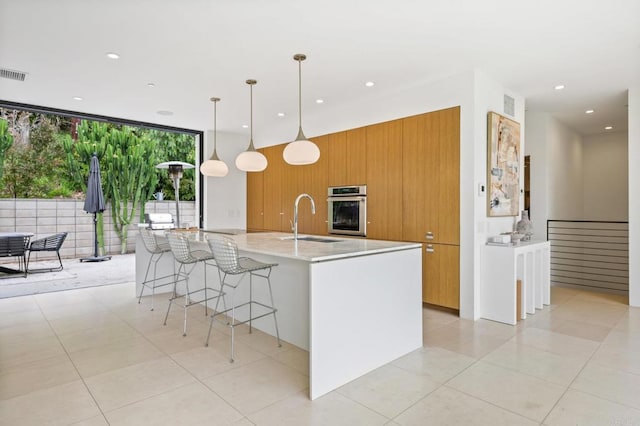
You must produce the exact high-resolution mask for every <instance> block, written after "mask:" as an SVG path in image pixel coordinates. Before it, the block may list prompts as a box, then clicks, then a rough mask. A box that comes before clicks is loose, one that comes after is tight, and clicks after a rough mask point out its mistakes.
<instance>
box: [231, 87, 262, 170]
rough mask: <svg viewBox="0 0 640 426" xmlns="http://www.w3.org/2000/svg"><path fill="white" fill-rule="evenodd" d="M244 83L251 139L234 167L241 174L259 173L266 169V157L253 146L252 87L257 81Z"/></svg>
mask: <svg viewBox="0 0 640 426" xmlns="http://www.w3.org/2000/svg"><path fill="white" fill-rule="evenodd" d="M246 83H247V84H248V85H249V89H250V99H251V102H250V105H251V123H250V125H251V126H250V128H251V137H250V139H249V147H248V148H247V150H246V151H245V152H242V153H240V154H239V155H238V156H237V157H236V167H237V168H238V169H240V170H242V171H243V172H261V171H263V170H264V169H266V168H267V157H265V156H264V155H262V153H260V152H258V151H256V148H255V147H254V146H253V86H254V85H255V84H256V83H257V81H256V80H247V81H246Z"/></svg>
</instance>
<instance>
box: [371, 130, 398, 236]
mask: <svg viewBox="0 0 640 426" xmlns="http://www.w3.org/2000/svg"><path fill="white" fill-rule="evenodd" d="M366 131H367V142H366V146H367V149H366V152H367V237H368V238H373V239H380V240H400V239H402V121H401V120H394V121H389V122H385V123H380V124H376V125H373V126H367V127H366Z"/></svg>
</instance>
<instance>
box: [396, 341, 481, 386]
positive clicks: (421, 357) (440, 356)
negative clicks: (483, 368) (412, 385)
mask: <svg viewBox="0 0 640 426" xmlns="http://www.w3.org/2000/svg"><path fill="white" fill-rule="evenodd" d="M474 362H476V360H475V358H471V357H468V356H466V355H461V354H458V353H455V352H451V351H448V350H446V349H442V348H437V347H432V348H422V349H418V350H416V351H413V352H411V353H410V354H408V355H405V356H403V357H402V358H399V359H397V360H396V361H394V362H392V364H393V365H395V366H396V367H400V368H402V369H403V370H407V371H409V372H411V373H414V374H420V375H426V376H429V377H431V378H432V379H434V380H436V381H437V382H439V383H444V382H446V381H447V380H449V379H451V378H452V377H454V376H455V375H457V374H458V373H460V372H461V371H462V370H464V369H465V368H467V367H469V366H470V365H471V364H473V363H474Z"/></svg>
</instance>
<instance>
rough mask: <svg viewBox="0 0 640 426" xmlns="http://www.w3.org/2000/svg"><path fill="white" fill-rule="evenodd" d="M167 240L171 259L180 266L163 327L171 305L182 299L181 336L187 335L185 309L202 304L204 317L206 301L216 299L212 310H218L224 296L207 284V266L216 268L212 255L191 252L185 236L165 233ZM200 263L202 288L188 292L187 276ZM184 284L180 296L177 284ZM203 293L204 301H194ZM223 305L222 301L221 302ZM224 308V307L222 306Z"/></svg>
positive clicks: (197, 251)
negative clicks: (202, 273)
mask: <svg viewBox="0 0 640 426" xmlns="http://www.w3.org/2000/svg"><path fill="white" fill-rule="evenodd" d="M166 236H167V240H169V246H170V247H171V252H172V253H173V257H174V258H175V260H176V262H178V264H179V265H180V266H179V267H178V272H177V273H176V276H175V281H174V286H173V293H174V296H173V297H172V298H171V299H170V300H169V306H168V307H167V314H166V315H165V317H164V325H167V318H168V317H169V311H170V310H171V305H172V304H173V302H174V301H175V300H176V299H179V298H181V297H184V305H183V308H184V325H183V330H182V335H183V336H186V335H187V308H189V307H190V306H193V305H196V304H199V303H202V302H204V314H205V316H206V315H207V314H208V305H207V303H208V301H209V300H212V299H216V306H215V309H214V310H217V309H218V303H219V302H220V297H221V296H223V295H224V293H223V292H222V286H221V287H220V288H211V287H208V282H207V266H213V267H216V268H217V265H216V262H215V260H214V257H213V254H212V253H211V252H209V251H207V250H191V244H190V242H189V239H188V238H187V236H185V235H182V234H179V233H177V232H167V234H166ZM199 263H202V264H203V265H204V286H203V288H201V289H199V290H194V291H190V290H189V275H190V274H191V273H192V272H193V270H194V269H195V267H196V266H197V265H198V264H199ZM218 277H220V271H218ZM180 281H184V282H185V292H184V294H182V295H180V294H178V291H177V285H178V282H180ZM207 291H209V292H212V293H213V296H210V297H209V295H208V294H207ZM200 292H204V299H199V300H194V298H193V296H194V295H195V294H197V293H200ZM223 303H224V300H223ZM224 306H225V307H226V305H224Z"/></svg>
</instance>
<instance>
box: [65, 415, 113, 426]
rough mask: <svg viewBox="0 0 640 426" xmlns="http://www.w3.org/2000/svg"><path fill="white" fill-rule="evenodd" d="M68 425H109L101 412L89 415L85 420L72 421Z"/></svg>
mask: <svg viewBox="0 0 640 426" xmlns="http://www.w3.org/2000/svg"><path fill="white" fill-rule="evenodd" d="M70 426H109V423H108V422H107V419H105V418H104V416H103V415H102V414H101V415H99V416H95V417H91V418H90V419H87V420H82V421H80V422H78V423H74V424H72V425H70Z"/></svg>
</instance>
